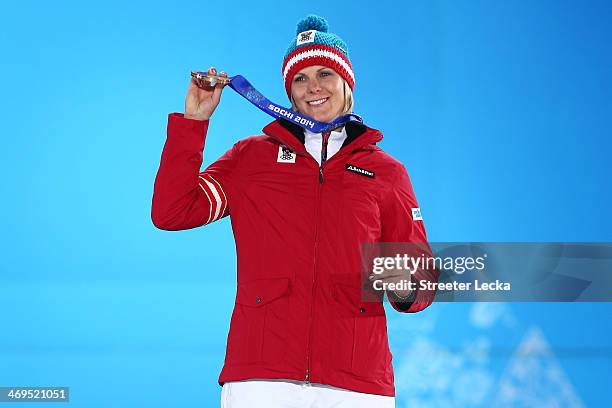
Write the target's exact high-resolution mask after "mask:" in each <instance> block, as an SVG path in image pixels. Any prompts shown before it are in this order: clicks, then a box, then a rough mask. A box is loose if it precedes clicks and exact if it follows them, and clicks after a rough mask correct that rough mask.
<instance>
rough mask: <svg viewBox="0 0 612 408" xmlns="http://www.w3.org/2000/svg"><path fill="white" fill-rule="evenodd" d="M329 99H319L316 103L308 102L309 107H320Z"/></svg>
mask: <svg viewBox="0 0 612 408" xmlns="http://www.w3.org/2000/svg"><path fill="white" fill-rule="evenodd" d="M327 99H328V98H323V99H317V100H316V101H310V102H308V104H309V105H320V104H322V103H323V102H325V101H326V100H327Z"/></svg>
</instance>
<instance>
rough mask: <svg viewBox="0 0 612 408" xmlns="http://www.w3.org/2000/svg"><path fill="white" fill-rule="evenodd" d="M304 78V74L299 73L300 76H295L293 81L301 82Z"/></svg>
mask: <svg viewBox="0 0 612 408" xmlns="http://www.w3.org/2000/svg"><path fill="white" fill-rule="evenodd" d="M303 80H304V76H303V75H300V76H296V77H295V78H293V82H301V81H303Z"/></svg>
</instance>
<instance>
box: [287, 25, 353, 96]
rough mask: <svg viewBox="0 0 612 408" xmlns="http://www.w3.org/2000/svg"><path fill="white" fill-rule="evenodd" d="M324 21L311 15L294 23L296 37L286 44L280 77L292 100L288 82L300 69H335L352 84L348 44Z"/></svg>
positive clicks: (351, 85) (351, 86)
mask: <svg viewBox="0 0 612 408" xmlns="http://www.w3.org/2000/svg"><path fill="white" fill-rule="evenodd" d="M328 30H329V25H328V24H327V20H325V19H324V18H323V17H319V16H317V15H314V14H310V15H308V16H306V17H304V18H303V19H301V20H300V21H299V22H298V23H297V30H296V36H294V37H293V39H292V40H291V42H290V43H289V47H288V48H287V51H286V52H285V58H283V67H282V73H283V80H284V82H285V91H286V92H287V96H289V98H290V99H291V81H293V77H294V76H295V74H297V73H298V72H299V71H300V70H302V69H304V68H306V67H309V66H312V65H323V66H326V67H329V68H331V69H333V70H334V71H336V72H337V73H338V74H339V75H340V76H341V77H342V78H344V79H345V80H346V82H347V83H348V85H349V87H350V88H351V89H353V88H354V86H355V75H354V74H353V66H352V65H351V61H350V60H349V56H348V47H347V45H346V43H345V42H344V41H343V40H342V38H340V37H338V36H337V35H336V34H333V33H330V32H328Z"/></svg>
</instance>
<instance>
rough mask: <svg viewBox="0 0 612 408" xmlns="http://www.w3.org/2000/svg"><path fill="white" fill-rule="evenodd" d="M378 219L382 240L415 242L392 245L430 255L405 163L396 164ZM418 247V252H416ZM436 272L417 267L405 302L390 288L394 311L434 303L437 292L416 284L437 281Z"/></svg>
mask: <svg viewBox="0 0 612 408" xmlns="http://www.w3.org/2000/svg"><path fill="white" fill-rule="evenodd" d="M381 219H382V239H381V241H382V242H388V243H411V244H415V245H406V244H403V245H396V246H395V247H396V248H398V249H399V248H401V249H402V250H405V249H408V252H412V253H408V256H419V255H421V254H424V255H425V256H426V257H428V256H431V255H432V252H431V248H430V247H429V244H428V243H427V235H426V233H425V227H424V225H423V220H422V219H421V213H420V208H419V205H418V203H417V200H416V197H415V195H414V191H413V189H412V184H411V183H410V178H409V177H408V172H407V171H406V168H405V167H404V166H399V169H398V171H397V172H396V177H394V181H393V183H392V185H391V186H390V188H389V189H388V192H387V193H386V196H385V198H384V199H383V203H382V206H381ZM391 247H393V245H392V246H391ZM417 248H418V252H419V253H418V254H417V253H416V249H417ZM439 275H440V272H439V271H438V270H436V269H425V268H419V269H417V271H416V272H415V273H414V275H412V276H411V280H412V282H415V284H416V288H417V289H416V290H415V291H413V292H412V293H411V294H410V296H409V298H408V299H407V300H405V301H400V298H398V297H396V296H394V293H393V292H391V291H389V292H387V297H388V299H389V302H390V303H391V305H392V306H393V308H394V309H395V310H397V311H400V312H405V313H415V312H419V311H421V310H423V309H425V308H426V307H428V306H429V305H430V304H431V303H432V302H433V299H434V296H435V294H436V293H435V292H436V291H435V290H424V289H423V290H422V289H420V288H419V284H420V282H421V281H428V282H437V281H438V277H439Z"/></svg>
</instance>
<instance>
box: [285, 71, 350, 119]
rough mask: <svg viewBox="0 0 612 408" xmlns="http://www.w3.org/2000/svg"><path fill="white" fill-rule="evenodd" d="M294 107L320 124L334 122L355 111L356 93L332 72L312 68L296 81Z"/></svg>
mask: <svg viewBox="0 0 612 408" xmlns="http://www.w3.org/2000/svg"><path fill="white" fill-rule="evenodd" d="M291 106H292V108H293V110H296V111H298V112H301V113H304V114H306V115H308V116H310V117H312V118H314V119H316V120H318V121H320V122H331V121H332V120H334V119H335V118H337V117H338V116H341V115H344V114H346V113H351V112H352V111H353V92H352V91H351V88H350V87H349V85H348V84H347V82H346V80H345V79H343V78H342V77H341V76H340V75H339V74H338V73H337V72H336V71H334V70H333V69H332V68H329V67H325V66H322V65H312V66H309V67H306V68H303V69H302V70H300V71H299V72H298V73H297V74H296V75H295V77H294V78H293V83H292V85H291Z"/></svg>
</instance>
